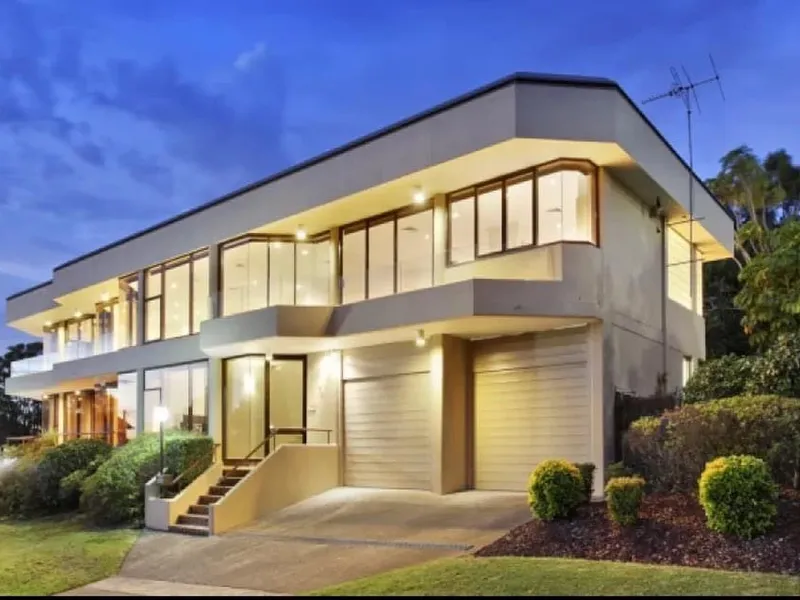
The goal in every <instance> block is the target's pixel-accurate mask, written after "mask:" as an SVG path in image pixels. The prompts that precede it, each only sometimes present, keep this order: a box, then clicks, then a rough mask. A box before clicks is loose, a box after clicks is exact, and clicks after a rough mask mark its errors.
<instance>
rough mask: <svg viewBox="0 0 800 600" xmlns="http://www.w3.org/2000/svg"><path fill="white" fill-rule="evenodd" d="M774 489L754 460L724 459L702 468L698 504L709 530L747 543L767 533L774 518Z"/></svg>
mask: <svg viewBox="0 0 800 600" xmlns="http://www.w3.org/2000/svg"><path fill="white" fill-rule="evenodd" d="M777 501H778V486H777V485H775V483H774V482H773V480H772V477H771V475H770V472H769V467H768V466H767V463H765V462H764V461H763V460H761V459H760V458H756V457H754V456H725V457H722V458H717V459H715V460H712V461H711V462H709V463H708V464H707V465H706V468H705V470H704V471H703V475H702V476H701V477H700V504H701V505H702V507H703V510H704V511H705V513H706V522H707V523H708V527H709V529H711V530H713V531H718V532H720V533H729V534H733V535H736V536H739V537H741V538H744V539H751V538H753V537H755V536H757V535H760V534H762V533H766V532H767V531H769V530H770V529H771V528H772V526H773V525H774V523H775V517H776V515H777V514H778V507H777Z"/></svg>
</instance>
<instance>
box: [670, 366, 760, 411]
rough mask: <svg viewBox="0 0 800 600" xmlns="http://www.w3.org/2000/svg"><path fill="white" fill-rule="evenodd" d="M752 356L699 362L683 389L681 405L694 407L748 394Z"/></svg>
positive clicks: (751, 373) (751, 371) (751, 374)
mask: <svg viewBox="0 0 800 600" xmlns="http://www.w3.org/2000/svg"><path fill="white" fill-rule="evenodd" d="M753 361H754V359H753V357H751V356H735V355H733V354H728V355H726V356H721V357H719V358H713V359H711V360H704V361H701V362H700V363H699V364H698V365H697V368H696V369H695V371H694V373H693V374H692V376H691V378H689V381H687V382H686V385H685V386H684V387H683V402H684V403H685V404H694V403H697V402H708V401H709V400H715V399H717V398H731V397H733V396H740V395H742V394H744V393H745V392H747V391H749V388H748V382H749V381H750V379H751V377H752V376H753Z"/></svg>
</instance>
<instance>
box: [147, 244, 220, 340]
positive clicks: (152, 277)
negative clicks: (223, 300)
mask: <svg viewBox="0 0 800 600" xmlns="http://www.w3.org/2000/svg"><path fill="white" fill-rule="evenodd" d="M195 271H196V272H197V273H195ZM144 288H145V310H144V316H145V341H147V342H152V341H155V340H161V339H168V338H174V337H180V336H184V335H189V334H191V333H197V332H198V331H200V320H202V319H203V318H205V315H206V314H207V311H208V302H207V298H208V292H209V290H208V255H207V254H206V253H199V254H196V255H194V256H187V257H185V258H182V259H179V260H176V261H173V262H171V263H168V264H166V265H159V266H157V267H153V268H151V269H149V270H148V271H147V275H146V276H145V286H144ZM194 304H198V305H199V306H193V305H194Z"/></svg>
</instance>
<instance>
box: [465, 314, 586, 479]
mask: <svg viewBox="0 0 800 600" xmlns="http://www.w3.org/2000/svg"><path fill="white" fill-rule="evenodd" d="M587 349H588V346H587V333H586V329H585V328H581V329H570V330H567V331H564V332H559V333H551V334H537V335H535V336H533V337H531V336H524V337H522V336H521V337H517V338H501V339H498V340H485V341H481V342H476V344H475V349H474V350H475V353H474V370H475V487H476V488H477V489H484V490H518V491H522V490H524V489H525V487H526V482H527V480H528V476H529V475H530V472H531V470H533V468H534V467H535V466H536V465H537V464H538V463H539V462H540V461H542V460H544V459H546V458H566V459H568V460H572V461H588V460H589V456H590V434H591V431H590V418H591V417H590V406H589V398H590V394H589V375H588V368H587V361H588V353H587Z"/></svg>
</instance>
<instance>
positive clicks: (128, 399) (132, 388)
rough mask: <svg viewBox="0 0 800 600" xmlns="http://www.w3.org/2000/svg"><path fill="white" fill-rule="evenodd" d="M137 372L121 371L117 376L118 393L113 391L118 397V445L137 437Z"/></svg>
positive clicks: (116, 416) (116, 426)
mask: <svg viewBox="0 0 800 600" xmlns="http://www.w3.org/2000/svg"><path fill="white" fill-rule="evenodd" d="M136 386H137V376H136V373H135V372H133V373H120V374H119V375H118V376H117V389H116V393H114V392H113V391H112V397H114V398H115V399H116V405H115V435H116V443H117V444H118V445H120V444H124V443H125V442H126V441H128V440H131V439H133V438H135V437H136V431H137V426H136V419H137V416H136V415H137V414H138V411H137V406H136Z"/></svg>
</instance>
